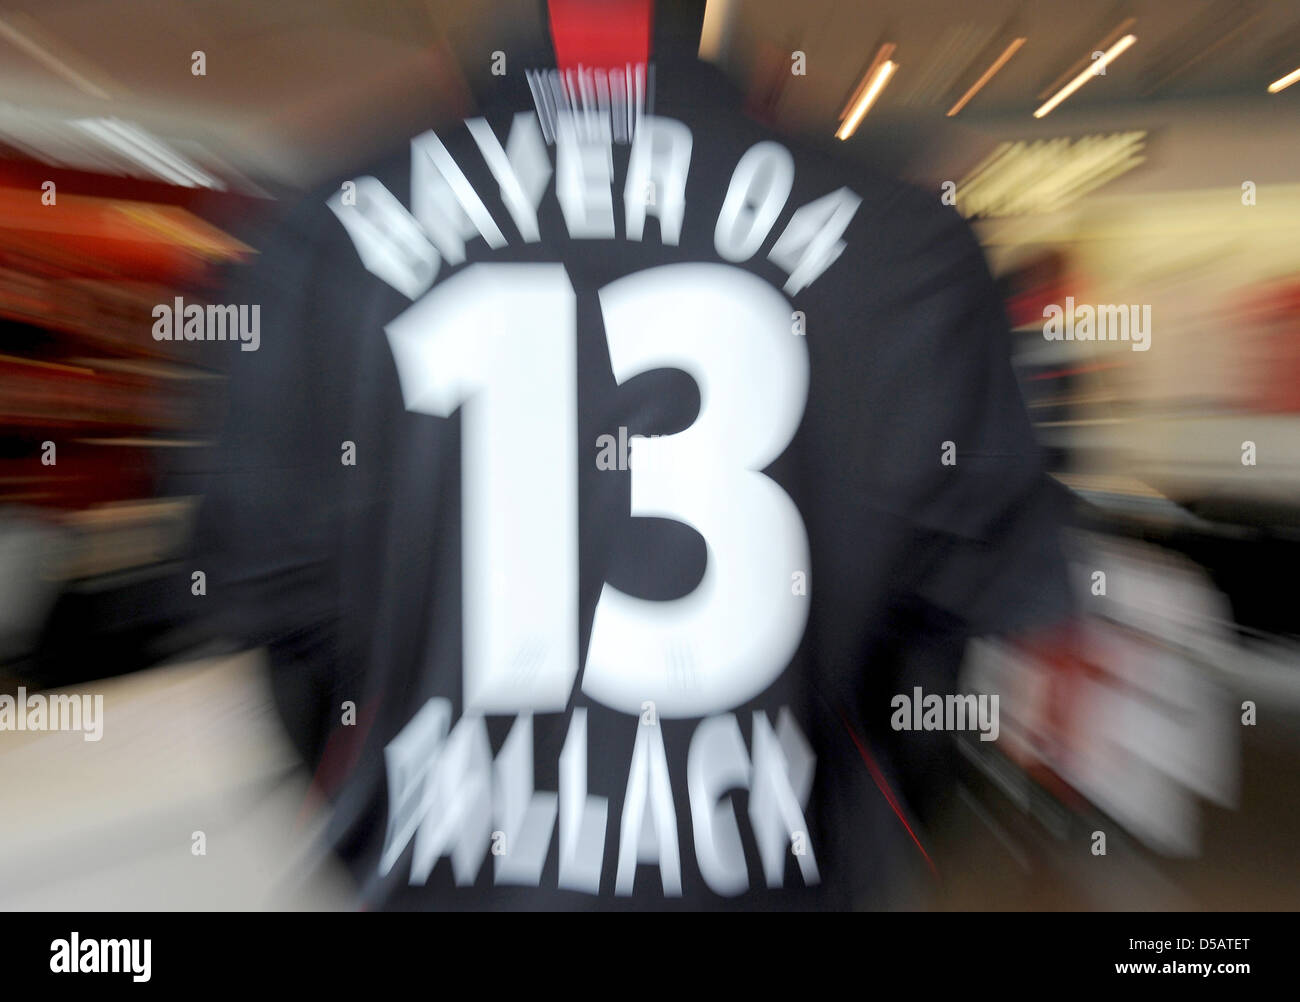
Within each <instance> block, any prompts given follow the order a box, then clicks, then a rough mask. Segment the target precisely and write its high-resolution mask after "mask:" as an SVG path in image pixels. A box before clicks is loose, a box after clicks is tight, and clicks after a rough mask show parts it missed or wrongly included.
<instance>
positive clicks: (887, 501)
mask: <svg viewBox="0 0 1300 1002" xmlns="http://www.w3.org/2000/svg"><path fill="white" fill-rule="evenodd" d="M601 77H602V78H603V79H598V78H597V77H596V76H594V75H593V76H591V77H589V78H586V79H578V80H576V81H575V80H574V79H573V78H572V77H569V78H564V77H561V76H558V75H557V74H555V73H548V72H545V71H540V72H529V73H527V74H522V73H521V74H519V75H518V76H517V77H512V78H510V79H509V80H507V81H505V82H503V83H502V84H501V85H500V90H501V93H500V94H499V95H498V100H497V101H495V102H494V103H492V104H491V106H490V108H489V110H486V111H485V112H484V113H483V115H482V116H479V117H475V118H472V119H470V120H468V121H466V122H463V123H457V124H454V125H451V126H448V127H444V128H439V129H438V130H436V131H434V130H431V131H429V132H426V133H424V134H422V135H419V136H417V137H414V138H413V139H411V141H410V142H409V144H404V145H403V147H402V149H401V150H400V152H399V153H398V155H397V156H396V157H394V158H393V159H392V160H391V161H388V162H386V163H383V164H379V165H376V166H375V167H374V168H373V169H371V170H369V171H367V172H363V173H359V174H353V175H350V176H349V177H347V178H341V179H339V180H338V182H337V183H334V184H331V185H330V186H329V187H328V188H327V189H323V190H322V191H321V192H319V193H317V194H316V195H313V196H312V197H310V198H307V199H306V200H305V201H304V202H303V204H302V205H301V206H299V207H298V208H297V209H296V210H295V211H294V212H293V213H292V214H291V215H290V216H289V218H288V220H287V221H286V223H285V225H284V226H283V227H282V228H281V229H280V230H279V232H278V234H277V236H276V237H275V238H274V240H273V241H272V242H271V244H270V245H269V246H268V247H266V248H265V252H264V254H263V255H262V257H263V260H262V261H261V263H260V264H259V265H258V267H257V269H256V274H255V276H254V280H253V283H252V287H251V289H250V290H249V291H247V292H246V293H245V294H244V296H245V297H246V298H247V299H248V301H249V302H253V303H258V304H260V306H261V316H262V330H261V343H260V347H259V350H257V351H256V352H248V353H239V357H237V358H235V359H234V360H233V366H234V371H233V374H232V382H231V395H230V411H229V414H230V420H229V430H228V435H227V439H226V442H225V446H224V450H223V455H224V457H225V458H224V463H225V470H224V472H223V474H222V475H221V476H220V477H219V478H218V480H217V482H216V483H215V484H214V486H213V490H212V492H211V494H210V496H209V499H208V501H209V504H208V508H207V514H206V516H205V522H206V524H207V526H208V528H209V530H210V531H214V532H215V533H217V536H218V542H219V550H218V551H217V552H216V553H215V554H214V556H213V561H214V563H213V572H212V576H211V584H210V586H209V596H210V601H211V602H212V603H213V604H214V605H215V606H217V607H219V608H220V609H221V610H222V611H223V612H225V613H227V614H229V617H230V618H229V619H228V620H227V622H228V624H229V628H230V629H231V630H233V631H235V632H237V633H238V634H239V636H240V638H241V639H242V640H244V641H246V642H249V643H256V644H265V645H267V646H268V647H269V649H270V651H271V655H272V659H273V663H274V666H275V685H276V689H277V694H278V698H279V702H280V704H281V706H282V708H283V711H284V715H285V719H286V722H287V724H288V726H289V729H290V732H291V733H292V734H294V736H295V737H296V738H297V739H298V741H299V744H300V747H301V748H302V749H303V751H304V754H305V755H306V756H307V757H308V759H309V761H310V762H311V763H312V764H313V766H315V767H316V768H317V769H318V777H319V780H320V783H321V786H322V787H323V788H324V789H326V791H327V792H328V793H329V795H330V797H331V799H332V801H333V812H334V813H333V822H332V826H331V828H330V838H331V841H332V845H333V847H334V848H335V849H336V850H337V851H338V852H339V853H341V854H342V856H343V857H344V858H345V859H346V860H347V861H348V863H349V865H350V866H351V868H352V870H353V872H354V873H355V875H356V877H357V879H358V882H359V886H360V888H361V894H362V901H363V906H364V907H369V908H379V907H389V908H466V907H476V908H518V907H525V908H561V909H568V908H591V907H620V906H629V905H632V906H636V907H647V906H652V907H675V906H676V907H690V908H709V907H745V908H769V909H776V908H807V907H850V906H860V905H868V906H870V905H880V904H888V903H890V902H891V901H892V900H893V899H892V898H890V897H889V893H890V888H891V887H892V886H894V883H895V878H897V877H899V876H900V875H912V874H915V873H920V874H922V875H924V874H925V873H926V866H925V863H926V860H925V858H924V850H925V832H924V829H923V828H921V827H920V826H919V825H918V824H917V815H918V812H921V813H923V804H922V801H923V800H924V799H925V797H926V795H927V794H926V791H927V789H930V788H931V787H932V785H933V783H932V782H930V783H929V784H927V781H933V780H934V779H935V778H936V775H935V770H938V769H940V768H941V767H942V756H941V755H938V754H936V752H935V745H934V744H933V736H927V735H921V734H911V735H908V734H903V733H899V732H895V731H893V730H892V729H891V727H890V723H889V720H890V715H891V700H892V699H893V698H894V696H895V694H898V693H911V692H913V688H912V686H913V685H914V684H915V685H919V686H923V687H924V688H926V689H928V690H930V691H937V692H952V691H953V686H954V684H955V683H954V672H955V666H956V664H957V661H958V660H959V658H960V653H961V648H962V642H963V640H964V638H965V637H967V636H970V635H973V634H978V633H986V632H993V631H1005V630H1015V629H1019V628H1022V627H1026V626H1030V625H1033V624H1036V623H1042V622H1046V621H1048V620H1051V619H1052V618H1054V617H1056V616H1059V615H1060V614H1061V613H1062V611H1063V609H1064V607H1065V602H1066V596H1065V583H1064V571H1063V565H1062V562H1061V559H1060V555H1059V552H1058V548H1057V541H1056V538H1055V534H1054V529H1055V521H1054V515H1053V510H1054V500H1053V495H1052V493H1051V491H1050V490H1049V489H1048V487H1047V481H1046V479H1045V477H1044V474H1043V472H1042V466H1041V460H1040V455H1039V452H1038V449H1037V447H1036V445H1035V442H1034V438H1033V435H1032V432H1031V428H1030V425H1029V422H1028V420H1027V417H1026V413H1025V410H1024V406H1023V404H1022V401H1021V397H1020V394H1019V392H1018V389H1017V386H1016V383H1015V379H1014V376H1013V372H1012V370H1011V367H1010V362H1009V335H1008V331H1007V323H1006V320H1005V317H1004V313H1003V310H1002V307H1001V304H1000V303H999V301H998V299H997V297H996V294H995V291H994V287H993V284H992V282H991V280H990V278H989V275H988V273H987V270H986V267H985V264H984V262H983V259H982V256H981V252H980V249H979V247H978V245H977V243H976V241H975V240H974V238H973V235H972V233H971V232H970V230H969V228H968V227H967V226H966V225H965V223H964V222H963V220H962V219H961V218H960V217H959V215H958V214H957V213H956V212H955V211H954V210H953V209H952V208H949V207H946V206H944V205H943V204H941V199H940V193H939V192H938V191H935V192H926V191H920V190H916V189H913V188H910V187H908V186H905V185H903V184H901V183H899V182H896V181H893V180H890V179H887V178H884V177H881V176H877V175H875V174H873V173H871V172H869V171H867V170H866V169H864V168H862V167H860V166H858V165H856V164H854V163H853V162H852V161H850V160H847V159H842V158H840V157H837V156H834V155H831V154H829V153H825V152H821V151H818V150H815V149H812V148H805V147H804V146H803V145H801V144H800V143H798V142H795V141H793V140H791V139H789V138H785V137H780V136H777V135H775V134H773V133H771V132H770V131H769V130H767V129H765V128H764V127H762V126H761V125H759V124H757V123H756V122H754V121H752V120H750V119H749V118H747V117H745V116H744V115H743V114H742V113H740V111H739V110H738V108H739V106H738V103H737V102H736V100H735V99H734V97H733V96H732V92H731V90H730V88H729V87H728V86H727V84H726V82H725V80H724V78H723V77H722V75H721V74H719V73H717V72H716V71H715V70H713V69H712V68H710V67H707V66H705V65H703V64H699V63H696V62H694V61H688V62H686V63H683V64H680V65H666V64H664V63H663V62H662V61H660V63H659V64H658V65H657V66H656V67H654V70H653V76H651V75H650V74H648V73H647V74H645V75H644V76H643V75H642V71H640V70H639V69H638V68H636V67H630V66H629V67H626V69H625V72H624V73H622V74H616V73H607V74H602V75H601ZM651 93H652V94H653V103H651V101H650V100H648V99H646V98H645V97H644V96H643V95H649V94H651ZM909 741H911V742H914V743H913V744H908V743H907V742H909ZM927 741H929V742H930V743H928V744H927V743H926V742H927Z"/></svg>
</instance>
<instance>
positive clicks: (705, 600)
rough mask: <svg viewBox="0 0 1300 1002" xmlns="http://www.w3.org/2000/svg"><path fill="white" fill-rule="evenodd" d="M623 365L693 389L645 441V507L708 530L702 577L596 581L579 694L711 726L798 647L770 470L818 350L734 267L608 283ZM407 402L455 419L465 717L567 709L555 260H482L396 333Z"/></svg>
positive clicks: (605, 302)
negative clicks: (674, 422)
mask: <svg viewBox="0 0 1300 1002" xmlns="http://www.w3.org/2000/svg"><path fill="white" fill-rule="evenodd" d="M600 304H601V312H602V314H603V317H604V323H605V330H606V338H607V340H608V344H609V351H610V357H611V360H612V362H613V368H614V376H615V378H616V379H617V380H618V382H620V383H623V382H626V381H627V380H628V379H631V378H632V377H633V376H636V375H638V374H640V373H642V372H647V371H649V370H651V369H658V368H676V369H681V370H683V371H685V372H686V373H687V374H688V375H690V376H691V377H693V378H694V379H695V381H696V383H697V384H698V385H699V390H700V413H699V416H698V417H697V418H696V420H695V422H694V423H693V424H692V425H691V426H690V427H689V428H687V429H685V430H684V431H681V432H679V433H677V434H675V435H664V436H661V437H657V438H652V439H640V440H638V441H637V442H636V444H635V447H634V457H633V462H634V468H633V470H632V510H631V514H632V515H634V516H655V517H660V518H671V519H674V520H676V521H679V522H683V523H685V524H687V525H690V526H691V527H692V528H694V529H695V530H696V531H697V532H699V533H700V535H701V536H702V537H703V538H704V541H705V545H706V548H707V564H706V567H705V572H704V577H703V580H701V582H700V584H699V586H698V587H697V588H696V589H695V590H694V591H693V592H691V594H689V595H686V596H684V597H682V598H677V599H673V600H671V601H666V602H660V601H650V600H646V599H641V598H635V597H633V596H630V595H627V594H625V593H624V592H621V591H619V590H618V589H616V588H614V587H612V586H610V585H609V584H606V585H605V586H604V588H603V590H602V592H601V595H600V600H599V602H598V604H597V606H596V615H595V620H594V623H593V625H592V634H591V643H590V647H589V650H588V652H587V662H586V670H585V671H584V673H583V680H582V689H583V691H584V692H585V693H586V694H587V695H588V696H590V697H591V698H592V699H595V700H597V701H599V702H601V703H603V704H604V705H606V706H609V707H611V708H613V709H615V710H619V711H622V712H624V713H629V714H639V713H640V712H641V707H642V704H643V703H644V702H646V701H647V700H649V701H653V702H654V704H655V707H656V709H657V711H658V712H659V713H660V714H662V715H664V716H666V717H693V716H705V715H708V714H711V713H716V712H720V711H722V710H727V709H731V708H733V707H735V706H738V705H740V704H741V703H744V702H745V701H747V700H749V699H752V698H753V697H754V696H756V695H758V694H759V693H760V692H762V691H763V690H764V689H765V688H767V686H768V685H770V684H771V683H772V682H773V681H774V680H775V679H776V678H777V676H779V675H780V674H781V672H782V671H783V670H784V668H785V667H786V665H787V664H788V663H789V660H790V657H791V656H792V655H793V653H794V651H795V649H796V648H797V647H798V644H799V640H800V638H801V637H802V635H803V629H804V625H805V623H806V621H807V616H808V606H807V602H808V599H807V598H806V597H803V596H796V595H793V594H792V588H791V580H792V575H793V574H795V573H796V572H804V573H807V572H808V570H809V567H808V564H809V559H808V538H807V534H806V532H805V530H804V524H803V520H802V518H801V517H800V515H799V511H798V509H797V508H796V507H795V505H794V502H793V501H791V500H790V497H789V496H788V495H787V494H786V493H785V492H784V491H783V490H782V489H781V488H780V486H779V485H777V484H776V482H775V481H773V480H771V479H770V478H769V477H767V476H766V475H764V474H762V473H760V472H758V471H759V470H761V469H763V468H764V467H765V466H767V465H768V464H769V463H771V462H772V461H773V460H774V459H776V458H777V457H778V456H779V455H780V454H781V452H782V451H783V450H784V449H785V447H786V446H787V445H788V444H789V442H790V439H791V438H792V437H793V436H794V433H795V430H796V429H797V428H798V426H799V421H800V419H801V418H802V416H803V409H804V404H805V402H806V399H807V394H808V355H807V349H806V348H805V346H804V341H803V338H801V337H798V336H795V335H793V334H792V333H791V328H790V315H791V314H790V306H789V304H788V303H787V301H786V300H785V299H784V297H783V296H781V294H780V293H778V292H777V291H776V290H775V289H773V288H772V287H771V286H769V285H768V284H767V283H765V282H763V281H762V280H761V279H759V278H757V277H756V276H754V275H751V274H749V273H748V272H746V271H743V270H741V269H739V268H735V267H731V266H729V265H718V264H674V265H665V266H663V267H659V268H651V269H649V270H646V271H642V272H638V273H636V274H634V275H630V276H628V277H626V278H623V279H619V280H618V281H616V282H613V283H611V284H609V285H607V286H605V287H604V288H603V289H601V291H600ZM386 331H387V334H388V339H389V344H390V346H391V347H392V351H393V358H394V360H395V363H396V366H397V372H398V378H399V380H400V382H401V387H402V396H403V399H404V401H405V404H406V407H407V409H408V410H413V411H419V412H423V413H427V414H433V415H436V416H438V417H450V416H451V415H452V413H453V412H454V411H455V410H456V409H457V408H458V407H459V408H461V409H462V418H461V420H462V433H461V434H462V441H461V456H462V476H463V485H462V497H461V508H462V527H463V532H462V560H463V568H464V570H463V575H462V580H463V595H462V601H463V604H464V704H465V705H464V710H465V712H467V713H469V712H477V713H517V712H529V711H532V712H557V711H560V710H563V709H564V707H565V706H566V705H567V703H568V699H569V694H570V692H571V691H572V688H573V682H574V678H575V677H576V674H577V666H578V652H577V633H578V528H577V521H578V493H577V479H578V477H577V473H578V471H577V462H578V459H577V449H578V442H577V375H576V371H575V370H576V339H577V332H576V311H575V298H574V293H573V286H572V284H571V283H570V281H569V278H568V275H567V274H566V272H565V271H564V268H563V266H561V265H558V264H477V265H471V266H470V267H468V268H466V269H465V270H464V271H462V272H461V273H460V274H458V275H456V276H455V277H453V278H451V279H449V280H448V281H446V282H444V283H443V284H442V285H440V286H438V287H437V288H436V289H434V290H433V291H432V292H430V293H429V294H428V295H427V296H425V297H424V298H423V299H421V300H420V301H419V302H418V303H416V304H414V305H413V306H411V307H410V308H409V309H408V310H406V312H405V313H403V314H402V315H401V316H399V317H398V318H397V319H396V320H394V321H393V322H392V323H391V324H389V325H388V327H387V328H386Z"/></svg>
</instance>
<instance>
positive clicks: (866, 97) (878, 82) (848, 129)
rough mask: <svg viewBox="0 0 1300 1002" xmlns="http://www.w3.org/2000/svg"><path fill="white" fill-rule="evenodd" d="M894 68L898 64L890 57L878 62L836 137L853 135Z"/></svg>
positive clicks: (841, 137) (846, 137) (845, 137)
mask: <svg viewBox="0 0 1300 1002" xmlns="http://www.w3.org/2000/svg"><path fill="white" fill-rule="evenodd" d="M896 69H898V64H897V63H896V62H894V61H893V60H892V59H886V60H885V61H884V62H883V63H881V64H880V67H879V68H878V69H877V70H876V75H875V76H874V77H873V78H872V80H871V86H870V87H868V88H867V90H866V93H864V94H863V95H862V97H861V99H860V100H859V101H858V104H857V107H856V108H854V109H853V110H852V111H851V112H849V117H848V118H846V119H845V120H844V124H843V125H841V126H840V128H839V131H838V132H836V133H835V136H836V138H838V139H848V138H849V136H851V135H853V133H854V132H856V131H857V129H858V123H859V122H861V121H862V119H863V116H865V115H866V113H867V112H868V111H870V110H871V106H872V105H873V104H875V103H876V98H877V97H879V96H880V92H881V91H882V90H884V89H885V84H887V83H888V82H889V78H890V77H892V76H893V75H894V71H895V70H896Z"/></svg>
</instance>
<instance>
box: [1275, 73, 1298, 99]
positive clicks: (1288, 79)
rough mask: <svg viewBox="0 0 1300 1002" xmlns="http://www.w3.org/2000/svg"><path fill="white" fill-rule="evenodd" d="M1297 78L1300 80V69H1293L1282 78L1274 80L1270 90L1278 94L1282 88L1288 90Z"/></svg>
mask: <svg viewBox="0 0 1300 1002" xmlns="http://www.w3.org/2000/svg"><path fill="white" fill-rule="evenodd" d="M1297 80H1300V70H1292V71H1291V72H1290V73H1288V74H1287V75H1286V76H1284V77H1283V78H1282V79H1281V80H1274V81H1273V82H1272V83H1271V84H1269V85H1268V92H1269V93H1270V94H1276V93H1277V92H1278V91H1280V90H1286V89H1287V88H1288V87H1290V86H1291V85H1292V84H1293V83H1295V82H1296V81H1297Z"/></svg>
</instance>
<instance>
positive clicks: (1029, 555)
mask: <svg viewBox="0 0 1300 1002" xmlns="http://www.w3.org/2000/svg"><path fill="white" fill-rule="evenodd" d="M935 202H937V199H936V200H933V201H929V202H928V203H927V204H926V205H925V206H924V208H923V209H921V210H919V211H917V210H916V208H915V206H911V205H904V206H900V207H899V208H900V209H904V208H905V209H907V210H908V211H907V213H906V214H907V216H908V223H907V225H906V226H905V227H902V226H900V227H899V229H898V230H897V232H904V233H905V238H904V239H901V240H900V242H899V244H898V245H897V247H898V248H899V252H898V260H897V262H896V265H897V268H896V272H895V274H896V275H897V280H896V281H891V282H890V283H889V286H888V288H887V289H886V290H885V291H884V292H883V293H882V296H883V298H884V302H883V303H882V306H883V309H882V311H881V315H882V316H883V317H884V318H885V327H886V330H885V331H884V332H883V335H884V336H885V337H889V338H893V339H896V341H897V347H898V354H897V356H896V358H897V359H898V364H897V365H896V366H895V367H892V368H891V371H890V373H889V376H888V383H889V385H888V386H887V387H886V388H885V389H884V392H886V393H887V394H890V395H891V396H892V397H893V399H892V400H891V401H889V407H890V411H889V413H890V414H891V415H894V416H893V417H892V418H891V419H890V420H891V421H892V422H893V423H892V427H891V428H890V429H889V434H888V436H887V439H888V446H887V447H886V448H885V449H884V450H882V452H883V455H884V457H885V458H884V460H883V461H885V462H887V463H889V465H890V469H889V470H888V471H885V472H884V474H883V475H884V478H885V479H886V480H888V481H890V482H891V483H892V484H893V485H895V487H896V488H897V490H896V493H893V494H892V496H891V498H890V500H889V503H890V504H891V506H892V507H895V509H896V511H897V512H898V513H899V514H900V515H901V517H902V518H903V519H904V520H905V522H906V524H907V525H908V527H909V530H910V532H911V533H912V543H911V545H910V546H909V547H908V549H907V552H906V555H905V557H904V558H903V561H902V566H901V567H900V569H899V574H898V578H899V580H900V581H902V582H905V583H906V590H907V592H908V594H909V596H911V597H912V598H915V599H919V600H921V601H922V602H924V603H926V604H928V605H931V606H933V607H934V608H936V609H938V610H941V611H942V612H943V613H945V614H947V615H950V616H952V617H955V619H956V620H957V621H958V622H960V623H961V624H963V627H964V629H965V630H967V631H968V632H969V633H971V634H983V633H996V632H1010V631H1017V630H1022V629H1028V628H1033V627H1035V626H1046V625H1049V624H1051V623H1052V622H1054V621H1056V620H1059V619H1060V618H1062V617H1064V616H1065V615H1066V614H1067V613H1068V610H1069V606H1070V596H1069V590H1068V586H1067V577H1066V568H1065V561H1064V557H1063V554H1062V550H1061V542H1060V535H1059V534H1060V529H1061V527H1062V523H1063V516H1064V511H1065V507H1066V503H1065V502H1066V492H1065V489H1064V488H1063V487H1061V486H1060V485H1059V484H1058V483H1057V482H1056V481H1054V480H1052V479H1051V478H1049V477H1048V476H1047V474H1046V471H1045V468H1044V458H1043V452H1042V450H1041V448H1040V446H1039V444H1038V442H1037V441H1036V438H1035V435H1034V431H1033V428H1032V426H1031V424H1030V421H1029V417H1028V413H1027V411H1026V408H1025V404H1024V400H1023V398H1022V395H1021V393H1020V389H1019V386H1018V384H1017V380H1016V377H1015V373H1014V371H1013V369H1012V366H1011V338H1010V330H1009V325H1008V322H1007V318H1006V314H1005V311H1004V309H1003V306H1002V303H1001V301H1000V299H999V297H998V294H997V290H996V287H995V285H994V283H993V280H992V278H991V276H990V274H989V271H988V267H987V265H986V264H985V261H984V257H983V254H982V252H981V249H980V247H979V244H978V243H977V242H976V240H975V236H974V233H973V232H972V231H971V229H970V227H969V226H968V225H967V224H966V222H965V221H964V220H963V219H962V218H961V217H960V216H959V215H958V214H957V213H956V212H955V211H953V210H951V209H945V208H942V207H939V206H938V205H936V204H934V203H935Z"/></svg>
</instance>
